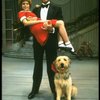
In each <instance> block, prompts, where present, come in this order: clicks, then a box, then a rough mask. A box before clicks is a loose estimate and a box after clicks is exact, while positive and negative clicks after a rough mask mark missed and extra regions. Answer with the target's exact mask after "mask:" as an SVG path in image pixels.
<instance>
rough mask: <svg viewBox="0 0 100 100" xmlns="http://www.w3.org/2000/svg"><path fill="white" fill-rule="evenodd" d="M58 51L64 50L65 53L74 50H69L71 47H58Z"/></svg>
mask: <svg viewBox="0 0 100 100" xmlns="http://www.w3.org/2000/svg"><path fill="white" fill-rule="evenodd" d="M58 50H64V51H69V52H70V51H71V50H72V48H69V47H58Z"/></svg>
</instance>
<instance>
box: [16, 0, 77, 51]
mask: <svg viewBox="0 0 100 100" xmlns="http://www.w3.org/2000/svg"><path fill="white" fill-rule="evenodd" d="M31 4H32V1H31V0H19V5H20V7H21V11H19V12H18V19H19V21H21V22H22V23H23V24H24V26H29V28H30V31H31V33H32V34H33V36H34V37H35V38H36V39H37V41H38V42H39V43H40V45H41V46H44V45H45V43H46V41H47V40H48V36H49V34H50V33H49V32H48V30H47V28H48V27H56V28H58V29H59V34H60V36H61V38H62V40H63V41H59V43H58V45H59V47H61V48H63V47H64V48H67V49H70V51H71V52H72V53H74V51H75V50H74V48H73V46H72V44H71V42H70V41H69V38H68V34H67V32H66V29H65V26H64V22H63V21H62V20H56V19H52V20H45V21H44V20H41V19H40V18H38V17H37V16H36V15H35V14H34V13H33V12H31V11H30V7H31Z"/></svg>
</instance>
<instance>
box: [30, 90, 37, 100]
mask: <svg viewBox="0 0 100 100" xmlns="http://www.w3.org/2000/svg"><path fill="white" fill-rule="evenodd" d="M37 93H38V92H36V93H34V92H31V93H30V94H29V95H28V99H32V98H34V97H35V95H36V94H37Z"/></svg>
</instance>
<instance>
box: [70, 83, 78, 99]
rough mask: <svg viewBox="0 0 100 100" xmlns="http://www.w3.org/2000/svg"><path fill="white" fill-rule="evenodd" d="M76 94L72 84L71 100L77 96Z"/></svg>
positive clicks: (76, 91)
mask: <svg viewBox="0 0 100 100" xmlns="http://www.w3.org/2000/svg"><path fill="white" fill-rule="evenodd" d="M77 93H78V89H77V87H76V86H75V85H74V84H72V91H71V98H75V97H76V96H77Z"/></svg>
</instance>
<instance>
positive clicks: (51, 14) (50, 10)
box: [47, 5, 54, 19]
mask: <svg viewBox="0 0 100 100" xmlns="http://www.w3.org/2000/svg"><path fill="white" fill-rule="evenodd" d="M53 11H54V10H53V8H52V5H50V7H49V10H48V14H47V19H51V18H52V16H53V14H54V13H53Z"/></svg>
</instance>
